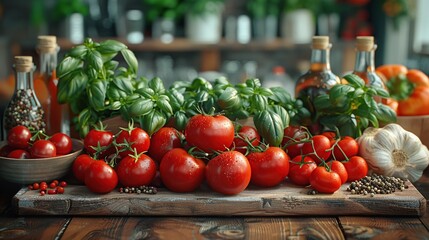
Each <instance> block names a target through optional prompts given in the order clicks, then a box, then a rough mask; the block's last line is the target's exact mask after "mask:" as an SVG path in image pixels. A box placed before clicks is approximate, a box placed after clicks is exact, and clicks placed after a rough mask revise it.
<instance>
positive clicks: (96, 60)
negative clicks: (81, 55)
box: [86, 51, 104, 71]
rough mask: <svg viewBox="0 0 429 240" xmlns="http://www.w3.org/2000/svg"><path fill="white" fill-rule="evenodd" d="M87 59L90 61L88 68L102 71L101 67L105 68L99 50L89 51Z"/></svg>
mask: <svg viewBox="0 0 429 240" xmlns="http://www.w3.org/2000/svg"><path fill="white" fill-rule="evenodd" d="M86 61H87V62H88V66H89V67H88V68H94V69H95V70H97V71H101V69H103V64H104V63H103V58H102V57H101V54H100V53H99V52H97V51H88V54H87V55H86Z"/></svg>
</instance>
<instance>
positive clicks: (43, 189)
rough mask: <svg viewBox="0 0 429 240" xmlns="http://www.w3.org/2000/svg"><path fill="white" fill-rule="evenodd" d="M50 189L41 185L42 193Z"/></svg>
mask: <svg viewBox="0 0 429 240" xmlns="http://www.w3.org/2000/svg"><path fill="white" fill-rule="evenodd" d="M47 189H48V186H47V185H40V190H41V191H46V190H47Z"/></svg>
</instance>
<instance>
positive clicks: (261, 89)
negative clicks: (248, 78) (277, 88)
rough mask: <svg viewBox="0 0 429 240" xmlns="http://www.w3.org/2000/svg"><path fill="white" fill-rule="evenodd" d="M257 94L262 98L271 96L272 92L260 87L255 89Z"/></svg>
mask: <svg viewBox="0 0 429 240" xmlns="http://www.w3.org/2000/svg"><path fill="white" fill-rule="evenodd" d="M257 93H258V94H260V95H263V96H267V97H268V96H272V95H273V92H272V91H271V89H269V88H264V87H260V88H258V89H257Z"/></svg>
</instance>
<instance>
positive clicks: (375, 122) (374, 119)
mask: <svg viewBox="0 0 429 240" xmlns="http://www.w3.org/2000/svg"><path fill="white" fill-rule="evenodd" d="M368 120H369V122H370V123H371V125H372V126H373V127H375V128H378V127H379V123H378V119H377V116H376V115H375V114H373V113H368Z"/></svg>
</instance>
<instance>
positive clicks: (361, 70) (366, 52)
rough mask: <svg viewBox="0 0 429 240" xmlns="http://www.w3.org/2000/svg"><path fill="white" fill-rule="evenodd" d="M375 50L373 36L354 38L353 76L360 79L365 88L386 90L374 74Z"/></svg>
mask: <svg viewBox="0 0 429 240" xmlns="http://www.w3.org/2000/svg"><path fill="white" fill-rule="evenodd" d="M376 49H377V45H376V44H375V43H374V37H373V36H358V37H356V61H355V66H354V70H353V74H356V75H358V76H359V77H361V78H362V79H363V80H364V81H365V84H366V85H367V86H376V87H380V88H386V87H385V84H384V82H383V80H382V79H381V77H380V76H378V75H377V73H376V72H375V64H374V58H375V56H374V55H375V50H376Z"/></svg>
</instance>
